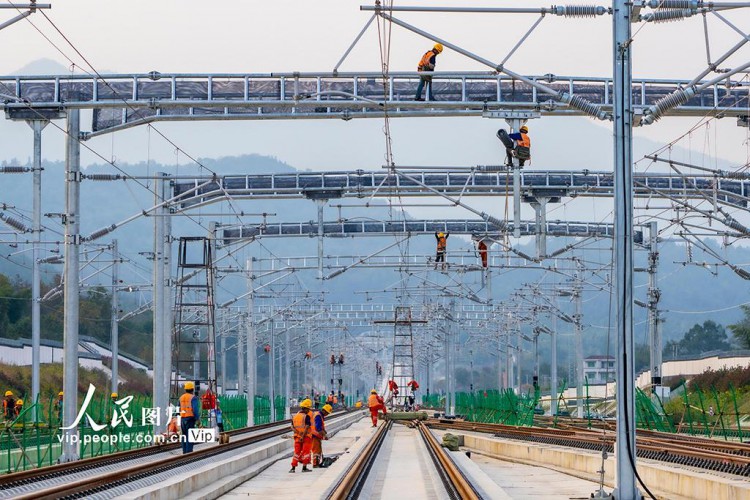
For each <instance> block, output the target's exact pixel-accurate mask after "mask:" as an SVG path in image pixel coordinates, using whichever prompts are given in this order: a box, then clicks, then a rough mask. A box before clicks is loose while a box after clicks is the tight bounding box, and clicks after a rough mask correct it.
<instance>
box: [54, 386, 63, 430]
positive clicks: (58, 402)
mask: <svg viewBox="0 0 750 500" xmlns="http://www.w3.org/2000/svg"><path fill="white" fill-rule="evenodd" d="M62 409H63V391H60V392H58V393H57V399H56V400H55V412H56V413H57V422H58V423H59V424H62Z"/></svg>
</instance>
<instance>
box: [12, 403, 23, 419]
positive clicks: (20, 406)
mask: <svg viewBox="0 0 750 500" xmlns="http://www.w3.org/2000/svg"><path fill="white" fill-rule="evenodd" d="M22 411H23V399H19V400H18V401H16V407H15V408H14V409H13V418H18V416H19V415H20V414H21V412H22Z"/></svg>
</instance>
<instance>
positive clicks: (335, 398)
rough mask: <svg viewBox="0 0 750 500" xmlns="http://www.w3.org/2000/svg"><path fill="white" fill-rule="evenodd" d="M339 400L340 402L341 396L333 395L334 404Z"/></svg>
mask: <svg viewBox="0 0 750 500" xmlns="http://www.w3.org/2000/svg"><path fill="white" fill-rule="evenodd" d="M338 402H339V397H338V396H334V397H333V404H338Z"/></svg>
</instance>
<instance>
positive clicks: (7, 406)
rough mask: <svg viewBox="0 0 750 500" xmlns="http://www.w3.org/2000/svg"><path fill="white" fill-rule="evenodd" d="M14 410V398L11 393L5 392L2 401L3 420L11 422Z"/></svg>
mask: <svg viewBox="0 0 750 500" xmlns="http://www.w3.org/2000/svg"><path fill="white" fill-rule="evenodd" d="M15 408H16V398H14V397H13V391H5V398H4V399H3V416H4V417H5V420H13V418H14V417H13V413H14V412H15Z"/></svg>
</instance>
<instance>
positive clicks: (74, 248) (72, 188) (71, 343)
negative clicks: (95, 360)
mask: <svg viewBox="0 0 750 500" xmlns="http://www.w3.org/2000/svg"><path fill="white" fill-rule="evenodd" d="M80 133H81V112H80V110H77V109H69V110H68V130H67V135H68V136H67V142H66V145H67V147H66V155H65V156H66V158H65V188H66V192H65V221H64V223H65V264H64V270H63V274H64V280H65V283H64V299H63V301H64V318H65V321H64V326H63V392H64V393H65V397H64V399H63V422H62V424H63V425H62V426H63V428H66V429H64V431H63V436H62V454H61V455H60V459H59V461H60V462H61V463H63V462H71V461H74V460H78V428H77V426H74V425H73V424H74V423H75V419H76V416H77V415H78V313H79V305H80V302H79V300H80V296H79V289H78V280H79V274H80V271H79V268H78V264H79V260H80V253H79V252H80V206H81V200H80V188H81V143H80V141H79V136H80Z"/></svg>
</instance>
